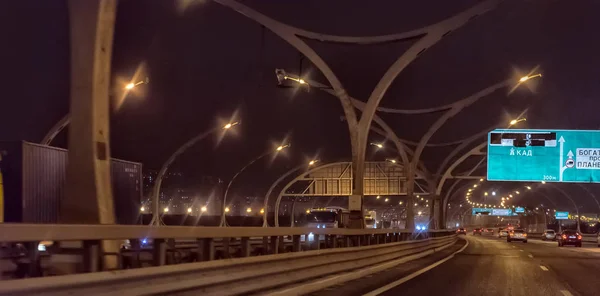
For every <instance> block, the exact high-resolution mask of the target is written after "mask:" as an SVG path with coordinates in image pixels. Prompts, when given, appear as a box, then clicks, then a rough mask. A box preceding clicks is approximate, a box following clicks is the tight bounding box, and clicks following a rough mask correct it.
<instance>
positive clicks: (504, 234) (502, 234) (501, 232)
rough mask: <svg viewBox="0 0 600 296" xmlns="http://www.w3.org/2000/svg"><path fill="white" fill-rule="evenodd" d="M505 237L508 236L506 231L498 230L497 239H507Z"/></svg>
mask: <svg viewBox="0 0 600 296" xmlns="http://www.w3.org/2000/svg"><path fill="white" fill-rule="evenodd" d="M507 236H508V230H506V229H499V230H498V238H503V237H507Z"/></svg>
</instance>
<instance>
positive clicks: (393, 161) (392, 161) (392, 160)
mask: <svg viewBox="0 0 600 296" xmlns="http://www.w3.org/2000/svg"><path fill="white" fill-rule="evenodd" d="M386 160H387V161H389V162H391V163H396V160H395V159H386Z"/></svg>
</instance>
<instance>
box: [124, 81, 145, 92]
mask: <svg viewBox="0 0 600 296" xmlns="http://www.w3.org/2000/svg"><path fill="white" fill-rule="evenodd" d="M144 83H146V82H145V81H143V80H142V81H138V82H130V83H127V85H125V90H132V89H134V88H135V87H136V86H138V85H140V84H144Z"/></svg>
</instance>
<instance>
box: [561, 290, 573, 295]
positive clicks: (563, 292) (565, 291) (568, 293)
mask: <svg viewBox="0 0 600 296" xmlns="http://www.w3.org/2000/svg"><path fill="white" fill-rule="evenodd" d="M560 292H561V293H562V294H563V295H565V296H573V294H571V292H569V291H567V290H560Z"/></svg>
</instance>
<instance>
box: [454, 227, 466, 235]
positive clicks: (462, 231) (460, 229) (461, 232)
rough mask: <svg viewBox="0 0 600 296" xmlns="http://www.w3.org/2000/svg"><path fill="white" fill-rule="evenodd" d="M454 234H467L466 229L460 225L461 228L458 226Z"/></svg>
mask: <svg viewBox="0 0 600 296" xmlns="http://www.w3.org/2000/svg"><path fill="white" fill-rule="evenodd" d="M456 234H465V235H466V234H467V230H466V229H464V228H462V227H461V228H459V229H457V230H456Z"/></svg>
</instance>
